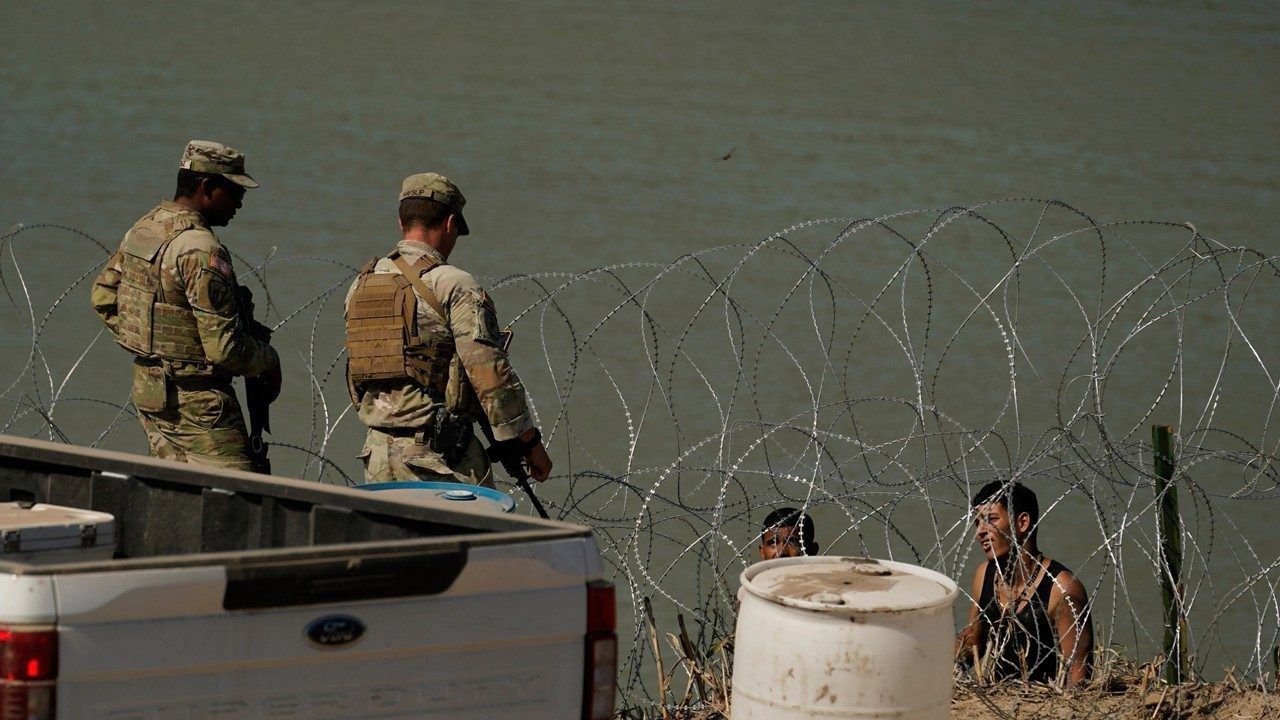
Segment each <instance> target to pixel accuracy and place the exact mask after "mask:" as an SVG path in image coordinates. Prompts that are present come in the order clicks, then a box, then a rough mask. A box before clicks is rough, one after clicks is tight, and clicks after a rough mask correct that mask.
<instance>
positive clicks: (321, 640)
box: [306, 615, 365, 650]
mask: <svg viewBox="0 0 1280 720" xmlns="http://www.w3.org/2000/svg"><path fill="white" fill-rule="evenodd" d="M364 630H365V628H364V623H362V622H360V621H359V620H357V619H355V618H353V617H351V616H350V615H329V616H326V617H322V618H320V619H319V620H313V621H312V622H311V624H310V625H308V626H307V632H306V636H307V642H309V643H311V644H312V645H315V646H316V647H318V648H320V649H321V650H341V649H342V648H345V647H350V646H352V645H355V644H356V643H358V642H360V639H361V638H363V637H364Z"/></svg>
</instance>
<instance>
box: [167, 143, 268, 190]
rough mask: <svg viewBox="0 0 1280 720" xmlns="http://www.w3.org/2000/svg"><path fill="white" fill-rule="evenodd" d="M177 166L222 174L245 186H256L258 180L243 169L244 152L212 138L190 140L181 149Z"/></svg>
mask: <svg viewBox="0 0 1280 720" xmlns="http://www.w3.org/2000/svg"><path fill="white" fill-rule="evenodd" d="M178 167H179V168H181V169H183V170H194V171H195V172H202V173H214V174H215V175H222V176H224V177H225V178H227V179H228V180H230V181H231V182H233V183H235V184H237V185H239V186H241V187H246V188H256V187H258V181H257V180H254V179H253V178H251V177H249V176H248V175H247V174H246V173H245V171H244V153H242V152H240V151H239V150H236V149H235V148H229V147H227V146H226V145H223V144H222V143H220V142H213V141H212V140H192V141H191V142H189V143H187V149H186V150H183V151H182V162H180V163H178Z"/></svg>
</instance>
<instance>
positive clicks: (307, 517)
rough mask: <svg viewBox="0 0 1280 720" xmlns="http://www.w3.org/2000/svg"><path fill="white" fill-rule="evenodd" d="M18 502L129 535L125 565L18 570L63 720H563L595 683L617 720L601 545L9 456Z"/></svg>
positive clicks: (332, 491) (1, 593) (10, 591)
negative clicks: (52, 667) (100, 519)
mask: <svg viewBox="0 0 1280 720" xmlns="http://www.w3.org/2000/svg"><path fill="white" fill-rule="evenodd" d="M0 500H5V501H12V500H18V501H35V502H42V503H53V504H58V505H68V506H73V507H81V508H87V509H92V510H99V511H103V512H108V513H111V514H112V515H114V516H115V518H116V536H117V538H118V540H119V544H118V551H117V552H116V554H115V557H114V558H112V559H99V560H90V561H76V560H71V561H67V562H55V563H48V562H42V563H23V562H11V561H9V562H6V561H0V627H4V628H17V629H21V630H24V631H33V632H40V631H44V632H53V633H56V636H57V647H58V650H57V660H56V665H57V672H56V678H53V679H50V680H48V681H47V682H45V683H44V684H45V685H47V686H48V687H51V688H53V691H54V692H55V693H56V703H55V704H56V711H55V717H56V718H62V719H64V720H65V719H66V718H76V719H77V720H80V719H94V720H173V719H178V718H181V719H184V720H213V718H218V719H220V720H260V719H261V720H265V719H266V718H272V719H275V720H282V719H284V718H297V719H299V720H301V719H302V718H308V719H310V720H372V719H374V718H377V719H379V720H391V719H402V720H408V719H410V718H444V717H448V718H451V719H456V720H464V719H465V720H480V719H481V718H494V717H521V718H530V719H545V720H553V719H557V720H558V719H560V718H566V717H579V716H581V713H582V708H583V706H584V704H585V705H590V702H589V701H587V700H586V698H588V697H590V695H589V693H588V692H587V689H588V687H590V686H591V685H590V683H592V682H598V680H597V681H592V680H590V678H591V677H593V675H592V672H593V671H592V669H591V668H592V667H600V668H601V669H602V670H603V671H604V672H606V673H607V676H606V678H607V679H608V680H609V682H608V683H607V684H606V687H607V688H608V689H607V691H606V692H607V696H606V697H607V698H608V699H609V700H610V703H609V704H608V705H607V706H606V707H605V708H604V709H605V710H606V711H611V708H612V704H611V699H612V692H613V690H612V688H613V685H612V684H611V682H612V681H611V678H612V673H613V668H614V665H613V659H612V655H611V654H610V653H612V652H613V649H612V648H614V647H615V646H614V645H613V644H612V643H613V640H612V639H611V638H612V637H613V636H612V623H613V620H612V612H613V610H612V597H613V596H612V588H609V589H608V595H607V597H608V603H609V604H608V606H607V610H606V611H605V612H606V614H605V615H604V616H601V617H607V628H606V632H605V637H606V638H607V639H606V640H605V641H603V642H604V643H605V644H604V645H599V643H600V642H602V641H601V640H600V639H599V638H600V637H602V636H601V635H600V634H599V632H597V631H598V630H599V627H597V626H598V625H599V623H600V622H601V621H600V620H599V619H596V620H593V619H592V618H593V617H594V616H593V614H592V613H593V612H594V611H592V609H591V608H593V607H595V605H593V604H592V602H591V600H590V598H591V597H592V595H591V592H594V590H592V588H593V587H595V586H599V585H600V584H601V579H602V574H603V573H602V568H601V564H600V557H599V554H598V551H597V549H596V547H595V540H594V538H592V537H591V534H590V531H589V529H587V528H585V527H582V526H579V525H570V524H566V523H559V522H551V521H545V520H539V519H535V518H530V517H523V516H515V515H501V514H491V513H486V512H481V511H472V510H462V509H458V510H455V509H453V508H451V507H448V506H442V505H440V504H438V503H437V504H430V503H414V502H405V501H404V500H402V499H394V500H393V499H387V498H383V497H379V494H378V493H369V492H366V491H361V490H353V489H348V488H342V487H335V486H328V485H320V484H317V483H311V482H303V481H297V480H289V479H285V478H276V477H266V476H262V475H256V474H252V473H245V472H238V471H224V470H216V469H208V468H203V467H197V466H192V465H184V464H178V463H171V462H167V461H161V460H155V459H151V458H146V457H139V456H133V455H125V454H121V453H115V452H109V451H101V450H91V449H86V448H79V447H73V446H68V445H58V444H53V443H47V442H42V441H36V440H25V439H20V438H13V437H6V436H0ZM604 585H605V586H607V583H604ZM329 628H336V630H332V631H331V630H330V629H329ZM353 628H355V630H353ZM326 633H331V634H333V635H336V636H338V637H337V638H336V639H337V642H331V640H333V639H334V638H332V637H326V636H325V635H326ZM348 635H349V637H348ZM593 643H596V644H593ZM601 647H603V648H605V651H604V652H605V654H604V655H601V654H600V653H601V650H600V648H601ZM584 652H585V655H584ZM593 653H595V656H596V657H601V658H604V660H603V662H604V663H605V664H604V665H594V666H593V665H591V664H590V663H591V658H592V657H593V655H592V654H593ZM597 674H598V673H597ZM18 685H22V683H19V684H18ZM32 685H33V687H34V686H35V685H39V683H35V684H32ZM6 692H8V690H6ZM33 692H35V691H33ZM15 697H16V696H15ZM22 697H26V696H25V695H23V696H22ZM6 698H8V696H6ZM5 702H13V701H12V699H6V700H5ZM24 702H25V701H24ZM0 707H5V706H4V704H3V703H0ZM5 711H6V712H8V708H7V707H6V709H5ZM6 716H7V715H6ZM26 716H27V715H22V717H26ZM33 716H38V717H50V716H47V715H43V714H41V715H33ZM603 716H604V717H607V714H606V715H603Z"/></svg>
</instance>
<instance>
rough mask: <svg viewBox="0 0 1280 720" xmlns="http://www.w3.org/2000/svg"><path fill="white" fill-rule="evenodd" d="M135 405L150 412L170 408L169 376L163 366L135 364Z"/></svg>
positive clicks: (143, 410)
mask: <svg viewBox="0 0 1280 720" xmlns="http://www.w3.org/2000/svg"><path fill="white" fill-rule="evenodd" d="M133 406H134V407H136V408H138V409H139V410H141V411H142V412H149V413H158V412H164V411H165V410H168V409H169V376H168V375H166V374H165V372H164V367H163V366H161V365H158V364H157V365H144V364H142V363H134V364H133Z"/></svg>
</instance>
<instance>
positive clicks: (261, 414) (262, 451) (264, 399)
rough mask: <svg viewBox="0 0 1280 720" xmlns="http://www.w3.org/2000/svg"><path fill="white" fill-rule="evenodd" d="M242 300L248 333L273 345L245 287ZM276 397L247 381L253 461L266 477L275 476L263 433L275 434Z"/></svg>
mask: <svg viewBox="0 0 1280 720" xmlns="http://www.w3.org/2000/svg"><path fill="white" fill-rule="evenodd" d="M240 300H241V303H240V310H241V313H242V316H241V319H242V320H243V321H244V327H245V330H246V331H247V332H248V333H249V336H250V337H252V338H253V339H255V340H258V341H260V342H264V343H267V344H268V345H270V344H271V328H269V327H267V326H266V325H263V324H262V323H260V322H258V321H257V320H254V319H253V293H252V292H251V291H250V290H249V289H248V288H246V287H243V286H242V287H241V288H240ZM274 393H275V390H273V389H272V388H271V387H270V385H269V383H267V382H266V381H265V380H264V379H263V378H262V377H261V376H258V377H251V378H250V377H247V378H245V379H244V399H245V404H246V405H248V409H249V459H250V460H252V461H253V469H254V471H255V472H260V473H262V474H263V475H270V474H271V459H270V458H268V457H267V447H268V445H267V441H266V440H263V439H262V433H264V432H268V433H269V432H271V402H272V400H275V397H274V396H273V394H274ZM268 398H270V399H268Z"/></svg>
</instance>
